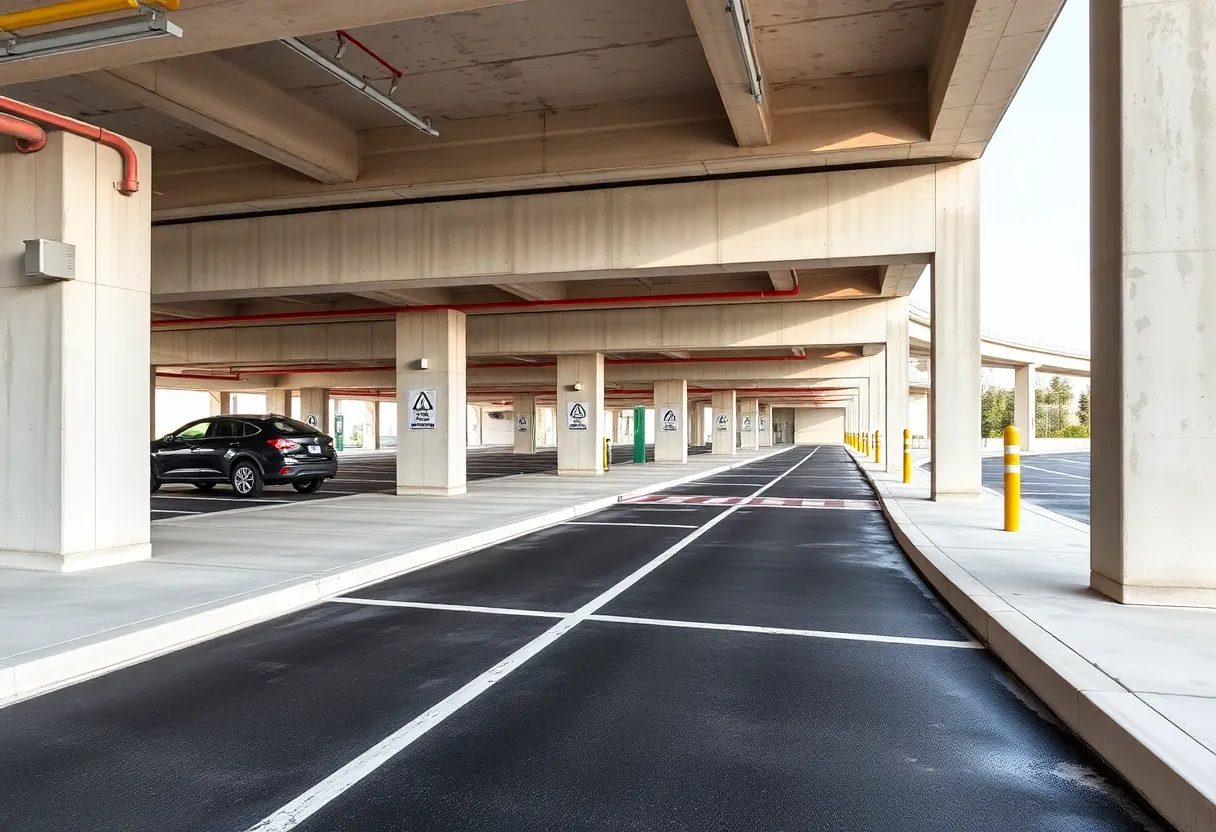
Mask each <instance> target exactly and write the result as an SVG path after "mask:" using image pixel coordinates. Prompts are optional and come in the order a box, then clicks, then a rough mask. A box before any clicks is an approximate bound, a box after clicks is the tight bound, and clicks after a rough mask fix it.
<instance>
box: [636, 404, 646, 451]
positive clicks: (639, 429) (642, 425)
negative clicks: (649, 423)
mask: <svg viewBox="0 0 1216 832" xmlns="http://www.w3.org/2000/svg"><path fill="white" fill-rule="evenodd" d="M633 461H634V462H637V463H642V462H645V461H646V408H644V407H635V408H634V409H633Z"/></svg>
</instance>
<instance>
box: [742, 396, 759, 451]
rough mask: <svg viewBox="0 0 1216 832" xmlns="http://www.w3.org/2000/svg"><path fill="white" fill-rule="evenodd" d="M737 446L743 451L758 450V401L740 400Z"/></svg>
mask: <svg viewBox="0 0 1216 832" xmlns="http://www.w3.org/2000/svg"><path fill="white" fill-rule="evenodd" d="M739 409H740V411H741V416H742V418H741V419H740V420H739V445H740V447H742V448H743V450H745V451H756V450H759V449H760V400H759V399H740V400H739Z"/></svg>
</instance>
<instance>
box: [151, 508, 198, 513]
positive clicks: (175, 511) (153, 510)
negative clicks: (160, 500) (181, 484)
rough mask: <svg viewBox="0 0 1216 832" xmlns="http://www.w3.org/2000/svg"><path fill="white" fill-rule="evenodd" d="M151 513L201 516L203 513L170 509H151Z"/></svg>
mask: <svg viewBox="0 0 1216 832" xmlns="http://www.w3.org/2000/svg"><path fill="white" fill-rule="evenodd" d="M152 513H153V514H202V513H203V512H201V511H185V510H183V509H172V508H154V509H152Z"/></svg>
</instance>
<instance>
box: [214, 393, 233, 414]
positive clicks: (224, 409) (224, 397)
mask: <svg viewBox="0 0 1216 832" xmlns="http://www.w3.org/2000/svg"><path fill="white" fill-rule="evenodd" d="M210 395H211V415H212V416H228V415H230V414H231V413H232V393H221V392H219V391H217V390H212V391H210Z"/></svg>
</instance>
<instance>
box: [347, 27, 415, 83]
mask: <svg viewBox="0 0 1216 832" xmlns="http://www.w3.org/2000/svg"><path fill="white" fill-rule="evenodd" d="M338 35H339V36H340V37H344V38H346V39H347V40H348V41H350V42H351V43H353V44H354V45H355V46H357V47H359V48H360V49H362V50H363V51H364V52H365V53H366V54H367V56H368V57H369V58H371V59H372V60H373V61H375V62H376V63H378V64H380V66H382V67H384V68H385V69H387V70H388V71H389V72H391V73H393V77H394V78H400V77H401V70H399V69H397V67H395V66H393V65H392V64H390V63H389V62H388V61H386V60H384V58H381V57H380V56H379V55H377V54H376V53H375V52H373V51H372V50H370V49H368V48H367V47H366V46H364V45H363V42H362V41H361V40H359V39H358V38H356V37H355V36H354V35H352V34H351V33H350V32H348V31H346V30H345V29H339V30H338Z"/></svg>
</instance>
